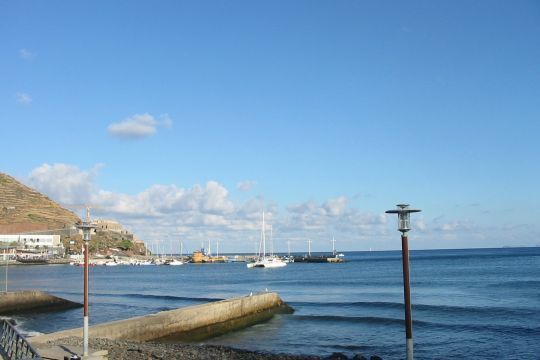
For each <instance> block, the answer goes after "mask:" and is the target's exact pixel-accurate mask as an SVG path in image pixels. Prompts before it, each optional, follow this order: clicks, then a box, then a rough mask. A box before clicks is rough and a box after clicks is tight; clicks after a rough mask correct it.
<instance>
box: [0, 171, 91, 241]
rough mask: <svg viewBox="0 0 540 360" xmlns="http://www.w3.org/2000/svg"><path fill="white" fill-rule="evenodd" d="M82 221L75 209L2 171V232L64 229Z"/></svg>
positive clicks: (0, 210)
mask: <svg viewBox="0 0 540 360" xmlns="http://www.w3.org/2000/svg"><path fill="white" fill-rule="evenodd" d="M79 221H80V218H79V217H78V216H77V215H75V214H74V213H73V212H71V211H69V210H67V209H64V208H62V207H61V206H60V205H58V204H57V203H55V202H54V201H52V200H51V199H49V198H48V197H46V196H45V195H43V194H41V193H39V192H37V191H36V190H34V189H32V188H29V187H28V186H26V185H24V184H22V183H20V182H19V181H17V180H15V179H14V178H12V177H11V176H9V175H7V174H4V173H0V234H16V233H20V232H30V231H39V230H56V229H64V228H69V227H71V226H73V225H74V224H75V223H77V222H79Z"/></svg>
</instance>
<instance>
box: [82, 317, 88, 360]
mask: <svg viewBox="0 0 540 360" xmlns="http://www.w3.org/2000/svg"><path fill="white" fill-rule="evenodd" d="M83 356H88V316H85V317H84V326H83Z"/></svg>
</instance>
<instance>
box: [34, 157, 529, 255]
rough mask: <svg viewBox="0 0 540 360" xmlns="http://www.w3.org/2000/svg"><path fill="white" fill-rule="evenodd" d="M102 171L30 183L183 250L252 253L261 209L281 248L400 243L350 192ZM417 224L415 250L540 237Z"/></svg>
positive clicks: (64, 171)
mask: <svg viewBox="0 0 540 360" xmlns="http://www.w3.org/2000/svg"><path fill="white" fill-rule="evenodd" d="M99 168H100V166H99V165H96V166H94V167H93V168H92V169H89V170H85V169H80V168H78V167H77V166H73V165H68V164H52V165H49V164H43V165H41V166H39V167H37V168H36V169H34V170H32V172H31V173H30V174H29V177H28V178H29V184H30V185H31V186H33V187H35V188H36V189H37V190H39V191H41V192H43V193H45V194H46V195H48V196H49V197H51V198H52V199H53V200H55V201H57V202H59V203H62V204H87V203H89V204H91V205H95V207H94V209H93V213H92V215H93V217H94V218H98V217H102V218H113V219H116V220H118V221H120V222H121V223H122V224H123V225H124V226H126V227H127V228H128V229H130V230H132V231H133V232H134V233H135V234H136V235H137V236H138V237H139V238H141V239H143V240H145V241H151V242H154V241H157V240H162V241H163V240H164V239H169V238H171V239H178V238H180V239H182V240H183V241H184V244H185V248H184V249H188V250H189V249H191V251H193V250H195V248H196V247H198V246H200V242H201V241H204V242H205V243H206V242H207V241H208V239H210V240H212V241H213V243H214V244H215V241H217V240H220V241H221V245H220V249H222V251H230V252H235V251H253V244H254V242H255V241H257V240H258V239H259V237H260V229H261V213H262V211H263V210H264V211H265V219H266V221H267V224H268V225H272V229H273V235H274V248H275V249H276V250H280V251H286V250H287V241H291V249H292V250H293V251H305V250H306V249H307V245H306V240H307V239H311V240H313V244H312V250H313V251H329V250H330V249H331V246H332V243H331V239H332V236H335V238H336V240H337V244H336V245H337V247H338V249H342V250H348V249H351V250H352V249H366V250H367V249H369V248H370V247H373V249H396V248H399V244H400V243H399V236H398V234H397V231H396V230H397V226H396V221H397V218H396V217H395V216H389V215H387V214H384V213H376V212H370V211H365V210H360V209H358V208H355V207H351V205H350V202H349V198H348V197H345V196H341V197H336V198H333V199H328V200H326V201H321V202H316V201H306V202H302V203H297V204H292V205H287V204H280V205H281V206H279V205H278V204H276V203H273V202H269V201H268V199H266V200H263V198H262V197H252V198H249V199H247V200H245V201H233V199H231V197H230V192H229V189H227V188H226V187H225V186H223V185H222V184H220V183H219V182H217V181H209V182H207V183H205V184H195V185H192V186H191V187H181V186H178V185H175V184H169V185H167V184H154V185H152V186H150V187H148V188H146V189H143V190H142V191H140V192H138V193H135V194H125V193H117V192H112V191H107V190H105V189H99V188H98V186H97V185H96V182H95V180H96V177H97V175H98V170H99ZM81 215H82V214H81ZM413 222H414V225H413V229H412V233H413V235H412V238H413V239H414V240H412V241H411V247H412V248H416V249H418V248H430V247H432V248H433V247H435V248H437V247H440V248H455V247H466V246H470V243H469V242H470V241H474V244H480V245H482V246H499V245H501V246H502V245H504V244H507V243H508V241H514V242H517V241H522V242H523V243H524V244H529V243H533V242H532V241H536V240H535V239H536V238H537V237H536V235H537V234H538V230H537V229H538V227H537V226H535V225H534V226H533V225H531V227H530V228H523V229H521V230H519V229H515V228H504V227H499V228H498V229H491V228H489V229H487V228H481V227H479V226H478V225H477V224H475V223H474V222H472V221H470V220H463V219H444V216H439V217H434V218H432V219H426V218H425V215H424V217H423V216H418V217H415V218H414V219H413ZM488 233H489V234H492V233H501V234H503V235H501V236H499V240H497V239H494V238H493V237H492V236H487V237H486V234H488ZM514 237H515V238H516V239H515V240H514ZM524 239H526V240H524ZM533 239H534V240H533ZM176 251H178V250H176Z"/></svg>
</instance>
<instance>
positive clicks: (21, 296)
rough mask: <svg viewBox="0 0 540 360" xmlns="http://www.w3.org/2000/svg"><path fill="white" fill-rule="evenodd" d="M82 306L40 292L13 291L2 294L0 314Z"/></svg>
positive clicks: (0, 297) (0, 295)
mask: <svg viewBox="0 0 540 360" xmlns="http://www.w3.org/2000/svg"><path fill="white" fill-rule="evenodd" d="M81 306H82V305H81V304H79V303H76V302H73V301H70V300H66V299H62V298H59V297H56V296H53V295H49V294H47V293H44V292H43V291H39V290H26V291H12V292H7V293H1V294H0V314H15V313H20V312H28V311H55V310H66V309H72V308H76V307H81Z"/></svg>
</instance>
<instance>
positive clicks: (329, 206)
mask: <svg viewBox="0 0 540 360" xmlns="http://www.w3.org/2000/svg"><path fill="white" fill-rule="evenodd" d="M347 202H348V200H347V198H346V197H345V196H340V197H338V198H335V199H330V200H328V201H327V202H326V203H324V205H323V207H324V209H325V210H326V211H327V212H328V214H330V215H332V216H339V215H341V214H342V213H343V211H344V210H345V208H346V207H347Z"/></svg>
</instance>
